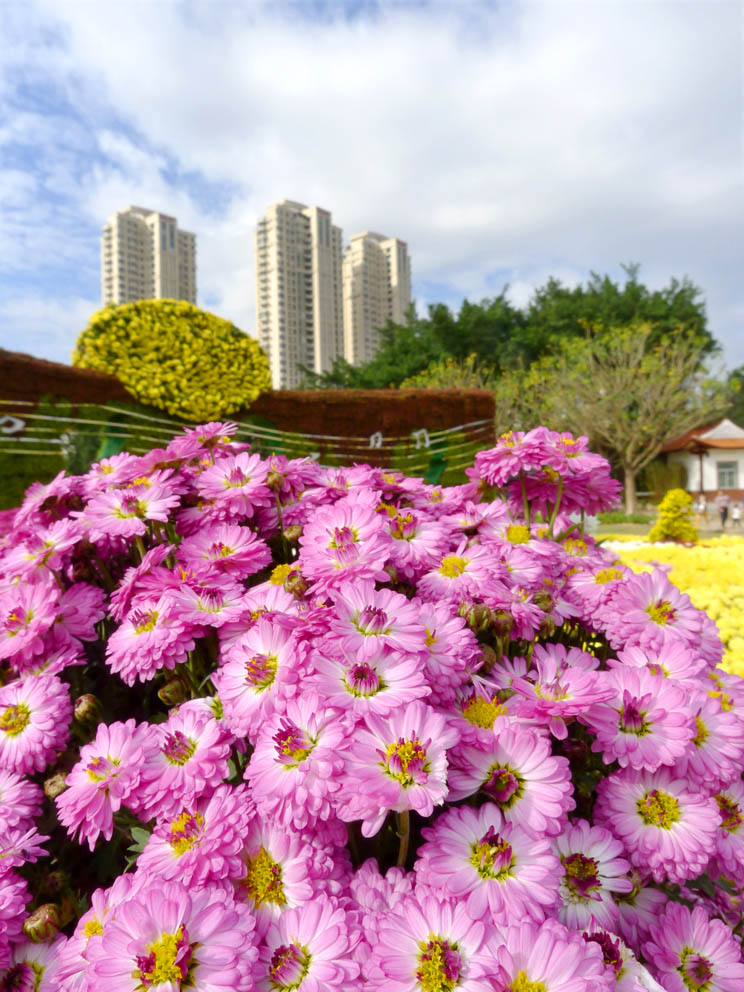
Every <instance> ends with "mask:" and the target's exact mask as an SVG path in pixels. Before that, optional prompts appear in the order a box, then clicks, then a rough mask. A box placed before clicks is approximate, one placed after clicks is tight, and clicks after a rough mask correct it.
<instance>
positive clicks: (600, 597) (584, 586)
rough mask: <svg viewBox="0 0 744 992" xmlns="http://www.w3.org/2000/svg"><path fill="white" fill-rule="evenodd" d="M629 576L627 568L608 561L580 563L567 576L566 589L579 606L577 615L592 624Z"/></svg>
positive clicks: (629, 570)
mask: <svg viewBox="0 0 744 992" xmlns="http://www.w3.org/2000/svg"><path fill="white" fill-rule="evenodd" d="M630 574H631V569H629V568H628V567H627V566H625V565H622V564H620V563H619V562H615V563H612V564H610V563H609V562H608V561H600V562H596V561H594V560H593V559H592V560H589V561H585V562H582V563H581V564H580V565H579V566H578V567H575V568H574V571H572V573H571V574H570V575H569V576H568V579H567V588H568V592H569V595H570V596H571V598H572V600H573V601H574V602H576V603H577V604H578V606H579V615H580V616H581V618H582V619H583V620H585V621H587V622H592V621H593V620H594V618H595V617H597V616H599V615H600V611H601V610H602V609H603V608H604V607H605V606H606V605H607V603H608V602H609V600H610V598H611V597H612V595H613V594H614V592H615V590H616V589H617V588H618V585H619V584H621V583H623V582H624V581H625V577H626V576H627V575H630Z"/></svg>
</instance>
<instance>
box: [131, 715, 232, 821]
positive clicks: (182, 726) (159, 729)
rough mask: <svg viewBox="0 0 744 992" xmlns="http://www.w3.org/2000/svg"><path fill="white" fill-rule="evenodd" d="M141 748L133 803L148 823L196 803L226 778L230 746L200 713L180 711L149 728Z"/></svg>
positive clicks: (219, 727) (210, 719)
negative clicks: (137, 781) (135, 795)
mask: <svg viewBox="0 0 744 992" xmlns="http://www.w3.org/2000/svg"><path fill="white" fill-rule="evenodd" d="M144 744H145V750H144V754H143V756H142V759H141V761H140V769H139V771H140V786H139V790H138V794H137V800H138V804H139V805H138V810H139V809H140V808H141V809H144V810H145V813H146V816H147V818H148V819H149V818H150V817H151V816H153V815H154V816H157V817H159V818H160V817H164V816H168V815H169V814H171V813H174V812H176V810H177V809H178V808H180V807H182V806H183V805H188V804H189V803H193V802H195V801H196V799H197V798H198V797H199V796H201V795H202V794H203V793H205V792H206V793H211V791H212V790H213V789H214V788H216V786H218V785H219V784H220V782H222V780H223V779H224V778H226V777H227V775H228V768H227V760H228V757H229V754H230V744H229V743H228V741H227V740H226V738H225V734H224V731H223V728H222V727H221V726H220V724H219V723H218V722H217V721H216V720H215V719H213V718H212V717H211V716H210V714H209V713H208V712H205V711H204V710H198V709H196V708H194V707H181V708H180V709H179V710H177V711H176V712H173V713H171V714H170V716H169V717H168V719H167V721H166V722H165V723H159V724H155V725H154V726H152V728H151V730H150V733H149V734H148V736H147V738H146V739H145V741H144Z"/></svg>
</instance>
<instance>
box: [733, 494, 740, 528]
mask: <svg viewBox="0 0 744 992" xmlns="http://www.w3.org/2000/svg"><path fill="white" fill-rule="evenodd" d="M731 524H732V526H733V527H734V529H735V530H741V503H740V502H739V500H738V499H737V500H736V501H735V502H734V503H732V504H731Z"/></svg>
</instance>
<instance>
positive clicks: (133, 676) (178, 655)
mask: <svg viewBox="0 0 744 992" xmlns="http://www.w3.org/2000/svg"><path fill="white" fill-rule="evenodd" d="M197 633H198V629H197V628H195V627H194V626H193V625H192V624H186V623H184V622H183V621H182V620H181V617H180V611H179V609H178V607H177V605H176V604H175V603H174V602H173V600H172V599H171V598H170V597H169V596H167V595H165V596H161V597H160V598H159V599H156V600H155V599H149V600H143V601H141V602H140V603H139V605H138V606H136V607H135V608H134V609H132V611H131V613H129V615H128V616H127V617H126V619H125V620H124V621H123V623H122V624H121V626H120V627H119V628H118V630H115V631H114V632H113V634H112V635H111V636H110V637H109V639H108V644H107V645H106V664H107V665H108V667H109V668H110V670H111V671H112V672H113V673H114V674H115V675H119V676H120V677H121V679H122V680H123V681H124V682H126V683H127V685H134V683H135V682H136V681H140V682H147V681H149V680H150V679H152V678H154V676H155V674H156V672H158V671H159V670H160V669H161V668H167V669H171V670H172V669H174V668H175V667H176V665H178V664H180V663H181V662H183V661H186V658H187V657H188V653H189V651H193V649H194V643H195V642H194V636H195V634H197Z"/></svg>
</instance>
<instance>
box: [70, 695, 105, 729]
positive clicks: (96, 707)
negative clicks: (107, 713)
mask: <svg viewBox="0 0 744 992" xmlns="http://www.w3.org/2000/svg"><path fill="white" fill-rule="evenodd" d="M72 715H73V718H74V720H75V721H76V723H80V724H82V726H84V727H88V728H91V729H92V728H94V727H97V726H98V724H99V723H100V722H101V719H102V717H103V709H102V707H101V704H100V702H99V701H98V699H96V697H95V696H94V695H92V694H91V693H90V692H85V693H83V695H82V696H78V698H77V699H76V700H75V705H74V708H73V711H72Z"/></svg>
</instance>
